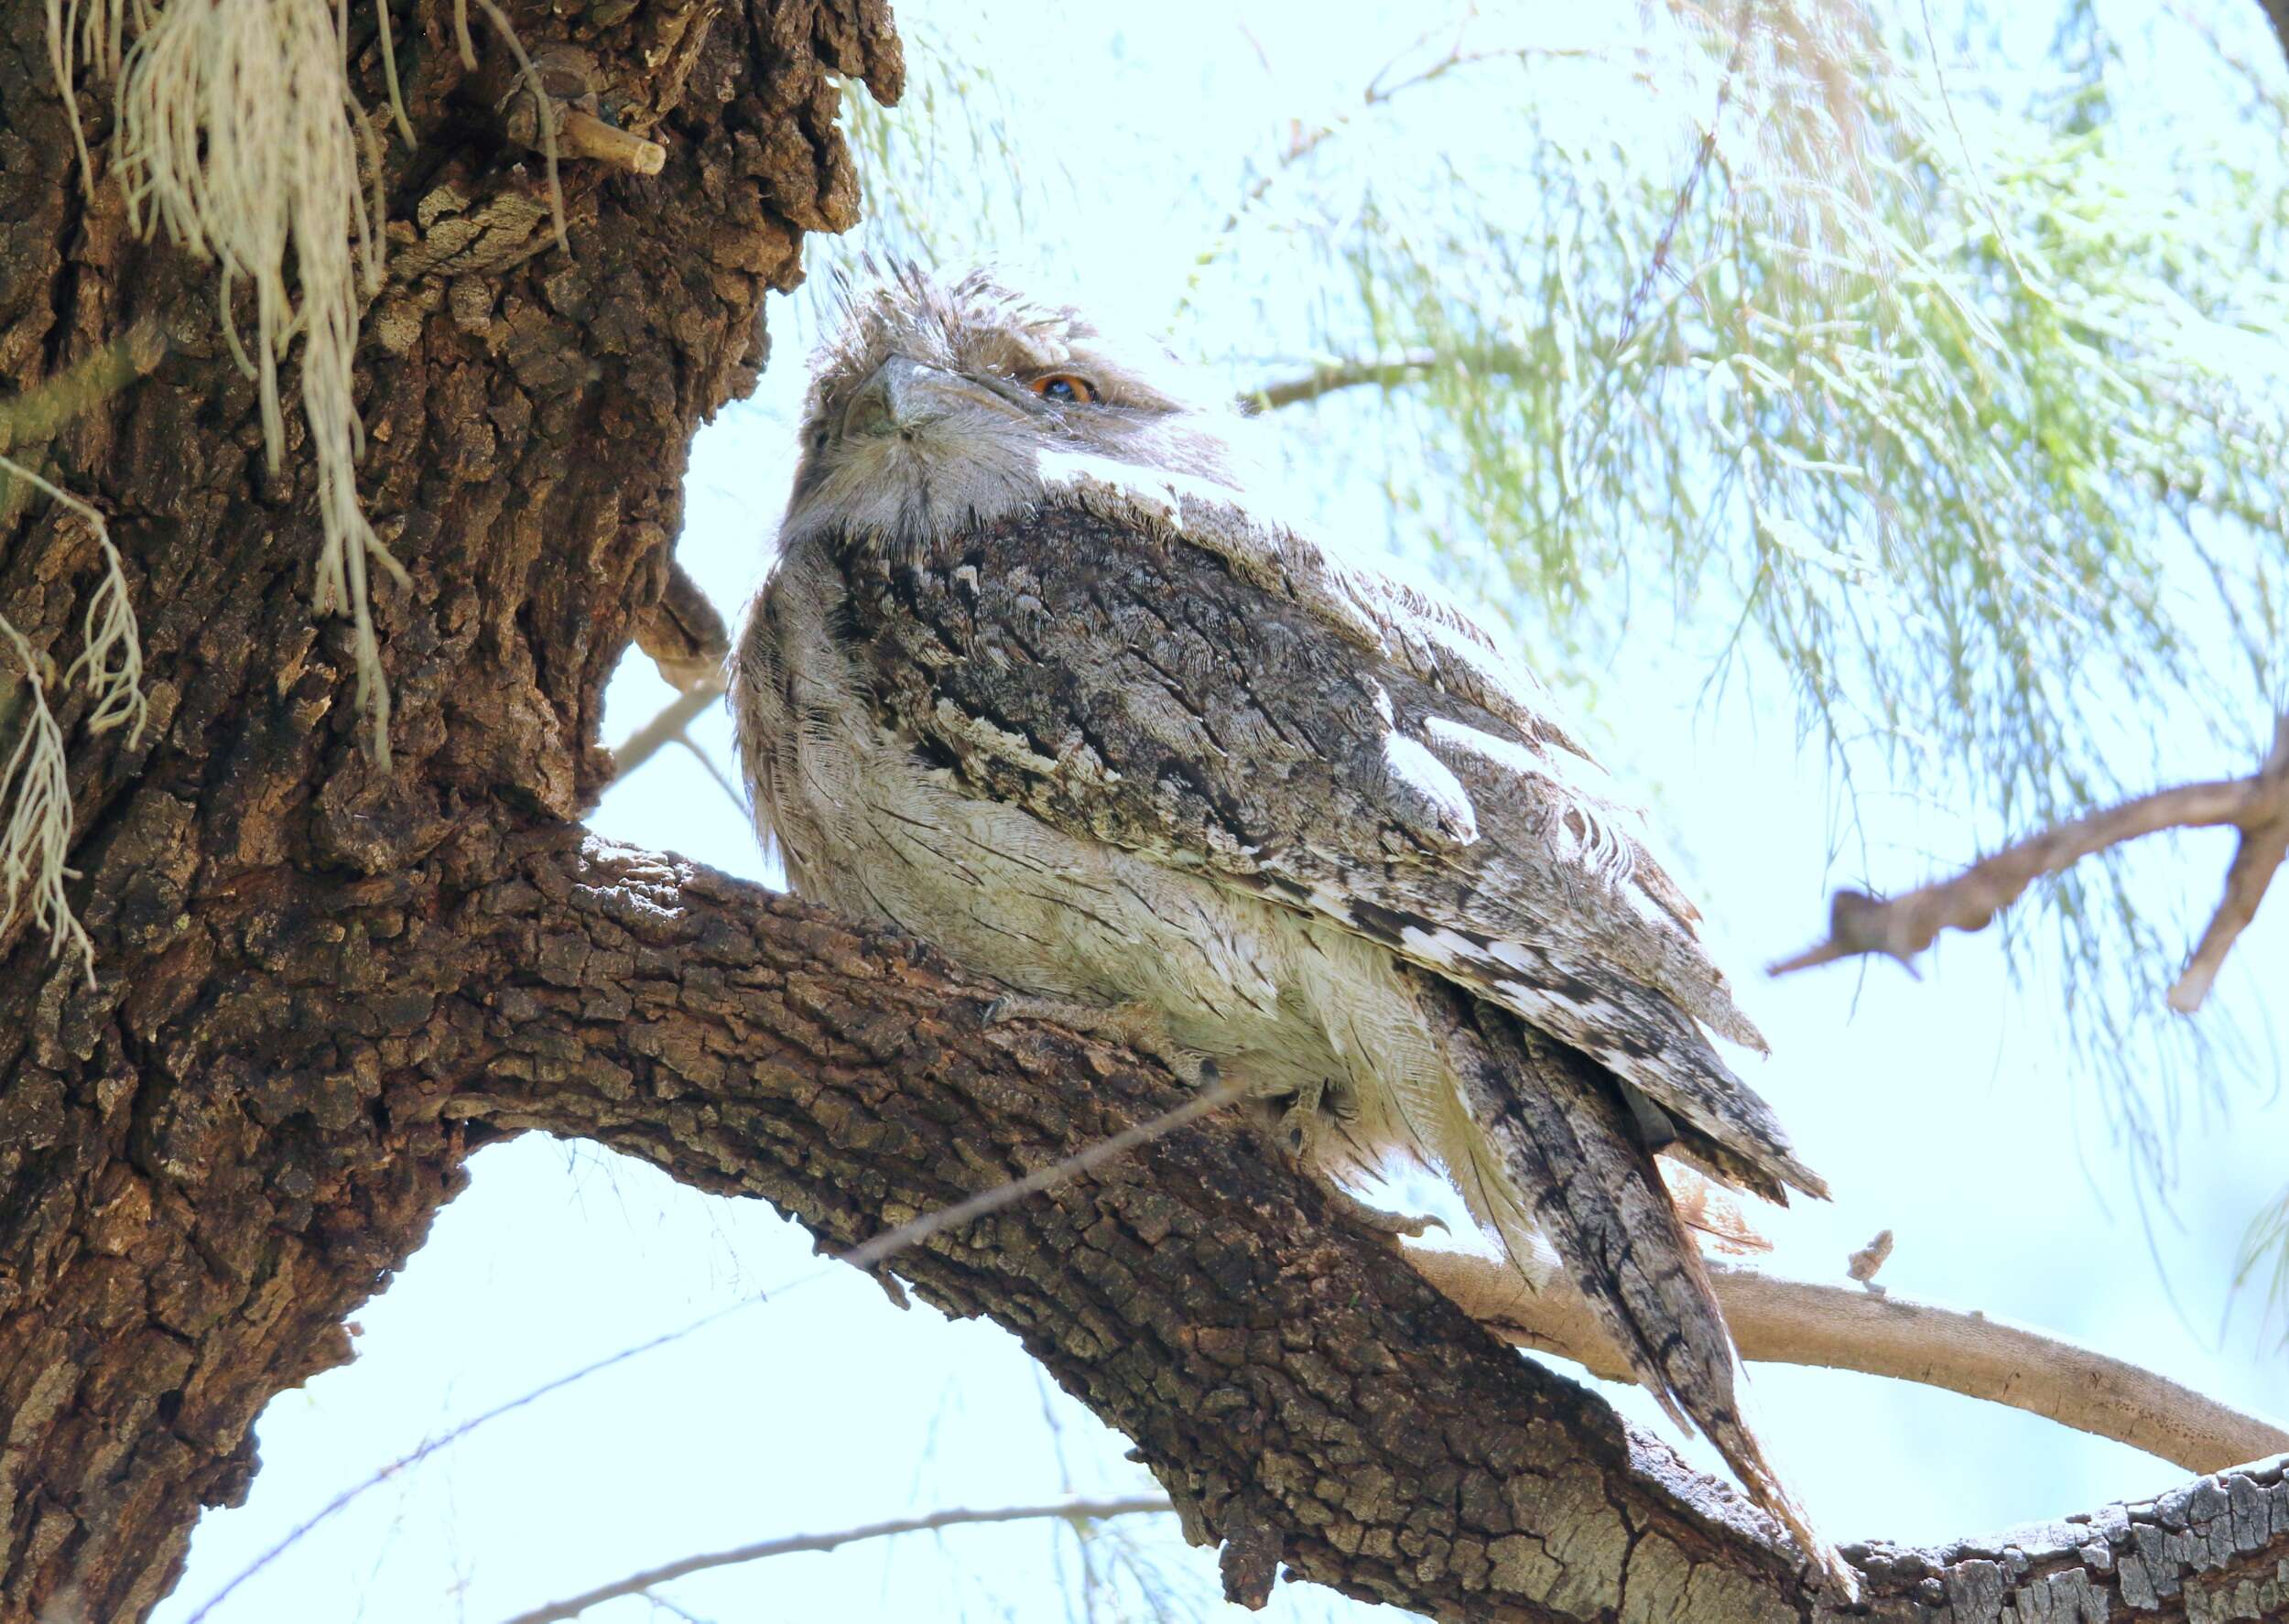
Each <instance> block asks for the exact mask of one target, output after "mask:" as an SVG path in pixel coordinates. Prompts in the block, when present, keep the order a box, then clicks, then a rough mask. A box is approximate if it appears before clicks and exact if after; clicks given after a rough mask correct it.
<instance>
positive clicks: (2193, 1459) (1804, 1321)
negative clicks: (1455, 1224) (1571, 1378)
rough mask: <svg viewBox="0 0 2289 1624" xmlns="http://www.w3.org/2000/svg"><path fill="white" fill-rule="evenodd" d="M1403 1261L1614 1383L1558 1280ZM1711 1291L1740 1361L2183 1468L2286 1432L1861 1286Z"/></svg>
mask: <svg viewBox="0 0 2289 1624" xmlns="http://www.w3.org/2000/svg"><path fill="white" fill-rule="evenodd" d="M1406 1256H1407V1261H1409V1262H1410V1263H1412V1264H1414V1265H1415V1267H1416V1271H1417V1272H1420V1273H1421V1274H1422V1275H1423V1276H1424V1278H1426V1279H1427V1280H1428V1281H1429V1282H1430V1283H1432V1284H1433V1285H1435V1286H1437V1288H1438V1289H1439V1291H1440V1292H1442V1293H1443V1294H1446V1295H1447V1296H1448V1297H1450V1298H1452V1299H1453V1300H1454V1302H1455V1303H1456V1304H1457V1305H1459V1307H1461V1308H1462V1310H1463V1311H1464V1312H1465V1313H1467V1314H1469V1315H1470V1317H1471V1318H1473V1319H1475V1320H1477V1321H1478V1322H1479V1323H1480V1324H1481V1325H1483V1326H1486V1327H1487V1328H1488V1329H1490V1330H1492V1331H1493V1332H1494V1333H1495V1334H1496V1335H1497V1336H1500V1337H1502V1338H1503V1339H1504V1340H1506V1341H1510V1342H1513V1343H1516V1344H1517V1345H1518V1346H1520V1347H1524V1348H1538V1349H1540V1350H1541V1351H1543V1352H1546V1353H1556V1354H1559V1355H1562V1356H1563V1357H1565V1358H1567V1359H1572V1360H1574V1361H1575V1362H1576V1363H1577V1364H1579V1365H1583V1366H1586V1367H1587V1368H1588V1369H1589V1370H1590V1371H1591V1372H1592V1373H1593V1374H1596V1375H1599V1376H1602V1377H1605V1378H1607V1379H1609V1380H1615V1381H1627V1380H1631V1376H1630V1373H1629V1368H1628V1366H1627V1365H1626V1364H1625V1363H1624V1362H1623V1360H1622V1355H1621V1351H1620V1350H1619V1349H1618V1348H1615V1347H1614V1346H1613V1344H1612V1343H1611V1340H1610V1339H1609V1338H1608V1337H1607V1336H1606V1334H1605V1332H1604V1331H1603V1330H1602V1329H1600V1326H1599V1325H1598V1322H1597V1319H1596V1317H1595V1316H1594V1315H1592V1314H1591V1312H1590V1309H1589V1304H1588V1302H1587V1301H1585V1300H1584V1299H1583V1298H1582V1297H1581V1296H1580V1295H1579V1294H1577V1293H1575V1292H1574V1291H1572V1290H1571V1289H1570V1288H1568V1286H1567V1285H1566V1284H1565V1279H1566V1276H1565V1272H1564V1271H1562V1270H1561V1271H1557V1272H1556V1273H1555V1274H1554V1275H1553V1276H1552V1278H1551V1279H1550V1280H1549V1281H1547V1282H1546V1283H1544V1284H1543V1286H1542V1288H1541V1289H1540V1290H1538V1291H1537V1290H1535V1288H1533V1287H1532V1286H1530V1285H1528V1284H1527V1283H1526V1282H1525V1281H1524V1278H1522V1277H1521V1276H1520V1274H1519V1272H1518V1271H1517V1270H1516V1269H1514V1268H1513V1267H1511V1266H1510V1265H1509V1264H1507V1263H1505V1262H1502V1261H1498V1260H1495V1259H1492V1258H1486V1257H1480V1256H1477V1255H1475V1254H1471V1253H1466V1252H1450V1251H1435V1250H1430V1249H1429V1248H1418V1247H1410V1248H1408V1249H1407V1253H1406ZM1709 1279H1710V1283H1712V1284H1713V1285H1715V1287H1716V1288H1717V1300H1718V1302H1719V1304H1720V1305H1722V1306H1723V1308H1724V1311H1725V1323H1726V1324H1727V1325H1728V1326H1730V1327H1731V1329H1732V1336H1733V1341H1734V1344H1735V1346H1737V1347H1738V1348H1740V1350H1741V1358H1742V1359H1754V1360H1758V1361H1760V1362H1763V1363H1766V1364H1787V1365H1819V1366H1823V1367H1826V1368H1828V1369H1830V1370H1856V1371H1859V1372H1860V1373H1861V1374H1863V1375H1870V1376H1890V1377H1893V1378H1896V1379H1898V1380H1903V1381H1915V1382H1919V1383H1921V1384H1922V1385H1924V1386H1926V1387H1944V1388H1947V1390H1949V1391H1953V1392H1959V1393H1964V1394H1967V1395H1969V1397H1971V1398H1975V1399H1987V1400H1990V1401H1991V1402H1995V1403H1998V1404H2008V1405H2010V1406H2012V1408H2013V1409H2018V1410H2025V1411H2028V1412H2030V1413H2033V1414H2036V1415H2043V1416H2047V1417H2048V1418H2049V1419H2051V1420H2053V1421H2056V1422H2057V1423H2059V1424H2061V1425H2062V1426H2070V1427H2073V1428H2074V1429H2076V1430H2077V1432H2085V1433H2090V1434H2093V1435H2096V1436H2099V1437H2102V1438H2111V1439H2113V1440H2115V1441H2116V1442H2117V1443H2122V1444H2128V1445H2131V1446H2132V1448H2134V1449H2143V1450H2144V1451H2145V1452H2146V1453H2147V1454H2149V1455H2156V1456H2161V1457H2162V1458H2163V1459H2164V1460H2168V1461H2172V1462H2175V1464H2176V1465H2178V1466H2181V1467H2186V1468H2187V1469H2188V1470H2190V1471H2196V1472H2214V1471H2220V1470H2223V1469H2224V1468H2225V1467H2233V1466H2240V1465H2241V1464H2243V1463H2244V1462H2247V1461H2251V1460H2260V1459H2263V1458H2264V1457H2266V1456H2273V1455H2278V1454H2282V1453H2284V1452H2289V1432H2284V1430H2283V1429H2282V1428H2281V1427H2279V1426H2277V1425H2275V1424H2273V1423H2272V1422H2269V1421H2266V1420H2263V1419H2262V1418H2260V1417H2257V1416H2252V1415H2244V1414H2242V1413H2240V1412H2238V1411H2235V1410H2231V1409H2229V1408H2227V1407H2226V1406H2225V1405H2223V1404H2220V1403H2218V1402H2216V1401H2215V1400H2212V1399H2208V1398H2205V1397H2203V1396H2202V1395H2201V1394H2199V1393H2197V1392H2195V1391H2191V1390H2190V1389H2187V1388H2185V1387H2181V1386H2179V1385H2178V1384H2177V1383H2176V1382H2175V1381H2172V1380H2169V1379H2168V1378H2167V1377H2164V1376H2160V1375H2157V1374H2155V1373H2154V1372H2153V1371H2152V1370H2141V1369H2140V1368H2139V1367H2138V1366H2136V1365H2132V1364H2126V1363H2124V1362H2123V1361H2122V1360H2121V1359H2110V1358H2108V1357H2107V1356H2106V1355H2104V1354H2101V1353H2097V1352H2093V1351H2092V1350H2091V1349H2089V1348H2082V1347H2078V1346H2077V1345H2076V1344H2074V1343H2072V1342H2067V1341H2063V1340H2061V1339H2059V1338H2057V1337H2051V1336H2046V1335H2045V1334H2044V1333H2043V1332H2041V1331H2037V1330H2034V1329H2032V1328H2030V1327H2028V1326H2018V1325H2012V1324H2011V1323H2009V1322H2007V1321H2003V1320H1996V1319H1991V1318H1989V1317H1988V1316H1987V1315H1982V1314H1965V1313H1962V1312H1960V1311H1958V1310H1956V1309H1952V1308H1942V1307H1938V1306H1936V1305H1933V1304H1929V1303H1917V1302H1913V1301H1910V1300H1908V1299H1905V1298H1903V1297H1898V1296H1894V1295H1892V1294H1883V1293H1877V1292H1872V1291H1870V1290H1868V1289H1867V1288H1866V1287H1865V1286H1861V1285H1850V1286H1846V1285H1823V1284H1816V1283H1812V1282H1809V1281H1801V1280H1785V1279H1782V1278H1779V1277H1777V1276H1774V1275H1770V1274H1765V1273H1763V1272H1760V1271H1757V1270H1753V1269H1740V1268H1727V1267H1726V1266H1724V1265H1723V1264H1720V1263H1717V1262H1714V1261H1711V1262H1710V1263H1709Z"/></svg>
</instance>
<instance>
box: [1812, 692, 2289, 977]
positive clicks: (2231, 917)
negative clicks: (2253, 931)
mask: <svg viewBox="0 0 2289 1624" xmlns="http://www.w3.org/2000/svg"><path fill="white" fill-rule="evenodd" d="M2165 828H2238V829H2240V831H2241V840H2240V846H2239V847H2237V848H2236V849H2235V851H2234V854H2233V863H2232V866H2231V867H2230V868H2229V869H2228V870H2227V872H2226V888H2225V896H2224V898H2223V899H2222V900H2221V901H2220V902H2219V903H2218V910H2217V913H2216V914H2215V915H2212V917H2211V918H2210V921H2209V927H2208V929H2207V930H2205V931H2204V932H2203V933H2202V938H2201V941H2200V943H2199V944H2198V945H2197V946H2196V947H2195V948H2194V951H2193V953H2192V955H2191V956H2190V957H2189V958H2187V959H2186V969H2185V970H2184V971H2183V972H2181V973H2180V975H2179V976H2178V979H2177V980H2176V982H2175V984H2174V985H2172V987H2171V988H2170V992H2169V1000H2170V1007H2171V1008H2172V1009H2174V1010H2175V1011H2177V1012H2179V1013H2180V1014H2191V1013H2193V1012H2194V1011H2196V1010H2197V1009H2199V1008H2201V1005H2202V1000H2203V999H2204V998H2206V997H2207V996H2208V992H2209V986H2210V983H2211V982H2212V981H2213V980H2216V979H2217V975H2218V967H2219V966H2220V965H2222V964H2223V963H2224V962H2225V957H2226V954H2227V952H2228V951H2229V950H2230V949H2231V947H2232V946H2233V944H2234V941H2235V939H2236V938H2237V937H2240V934H2241V932H2242V931H2243V929H2245V928H2246V927H2247V926H2248V925H2249V923H2250V921H2251V919H2253V918H2255V917H2256V916H2257V909H2258V904H2260V903H2262V901H2263V900H2264V897H2265V888H2266V886H2267V885H2268V884H2270V883H2271V882H2272V881H2273V874H2274V872H2276V871H2277V870H2278V869H2279V868H2280V867H2281V863H2282V859H2283V857H2284V854H2289V716H2284V717H2283V718H2281V720H2279V721H2278V722H2277V723H2276V724H2275V727H2274V730H2273V751H2272V752H2271V753H2270V754H2268V755H2267V756H2266V758H2265V763H2264V765H2263V766H2262V767H2260V768H2259V769H2258V770H2257V772H2256V773H2254V774H2251V776H2249V777H2247V778H2234V779H2220V780H2218V781H2216V782H2214V783H2208V784H2186V785H2179V786H2177V787H2176V788H2175V789H2164V790H2157V791H2156V792H2154V793H2153V795H2147V796H2139V797H2138V798H2137V799H2136V800H2132V801H2124V802H2123V803H2122V804H2121V805H2120V806H2118V807H2108V808H2106V809H2105V810H2104V811H2101V812H2093V813H2091V814H2090V815H2089V816H2088V817H2077V818H2076V819H2075V820H2074V821H2072V822H2070V823H2062V824H2060V825H2058V826H2057V827H2056V828H2049V829H2045V830H2044V831H2043V832H2042V833H2041V834H2039V835H2035V836H2034V837H2032V838H2031V839H2025V840H2022V841H2020V842H2019V843H2018V844H2017V845H2015V846H2009V847H2006V848H2004V849H2003V850H2001V851H1998V852H1997V853H1995V855H1994V856H1992V857H1987V858H1981V859H1980V861H1978V862H1975V863H1973V864H1972V865H1971V866H1970V867H1969V868H1968V869H1966V870H1964V871H1963V872H1961V873H1960V874H1958V875H1956V876H1955V877H1954V878H1953V879H1951V880H1942V881H1938V882H1935V883H1933V884H1930V885H1926V886H1924V887H1922V888H1921V889H1920V890H1916V891H1911V892H1909V893H1907V894H1906V895H1904V896H1896V897H1892V898H1889V899H1878V898H1876V897H1871V896H1869V895H1867V894H1866V893H1862V892H1858V891H1839V892H1838V893H1836V897H1835V900H1834V901H1833V902H1831V903H1830V904H1829V906H1828V940H1826V941H1824V942H1821V943H1820V944H1818V945H1817V946H1816V947H1807V948H1806V949H1805V950H1804V951H1803V952H1801V953H1799V954H1797V955H1795V957H1794V958H1784V959H1782V960H1781V961H1780V962H1779V963H1777V964H1775V965H1774V966H1772V969H1771V973H1772V974H1774V975H1776V976H1785V975H1787V974H1789V973H1791V972H1792V971H1795V970H1800V969H1810V968H1811V967H1812V966H1814V965H1816V964H1828V963H1830V962H1832V961H1833V960H1836V959H1839V958H1851V957H1852V956H1854V955H1856V954H1860V953H1882V954H1886V955H1888V956H1889V957H1891V958H1896V959H1898V960H1899V961H1900V962H1901V963H1902V964H1909V963H1911V962H1912V961H1913V960H1914V958H1915V955H1916V954H1918V953H1921V952H1922V951H1923V950H1924V949H1925V948H1926V947H1930V946H1931V944H1932V943H1933V941H1934V940H1936V938H1937V937H1938V935H1939V933H1940V932H1941V931H1943V930H1949V929H1953V930H1965V931H1972V930H1982V929H1984V928H1985V927H1986V926H1987V925H1988V924H1989V922H1990V921H1991V920H1992V919H1993V918H1994V916H1995V915H1997V914H1999V913H2001V912H2002V910H2003V909H2004V908H2007V907H2009V906H2010V905H2011V904H2012V903H2014V902H2016V901H2017V900H2018V898H2019V896H2020V894H2021V893H2023V892H2024V891H2025V890H2026V888H2027V887H2028V886H2030V885H2032V884H2033V883H2034V882H2035V881H2037V880H2040V879H2042V878H2044V877H2045V876H2046V875H2050V874H2056V873H2059V872H2063V871H2065V870H2067V869H2068V868H2071V867H2072V866H2073V865H2074V864H2076V863H2077V862H2079V861H2081V860H2082V859H2084V858H2086V857H2088V856H2089V855H2090V854H2091V853H2093V852H2096V851H2104V850H2108V849H2109V848H2110V847H2114V846H2120V845H2121V844H2123V843H2124V842H2126V841H2130V840H2134V839H2138V838H2139V837H2140V836H2142V835H2151V834H2153V833H2155V832H2156V831H2158V830H2161V829H2165Z"/></svg>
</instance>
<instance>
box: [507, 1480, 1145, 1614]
mask: <svg viewBox="0 0 2289 1624" xmlns="http://www.w3.org/2000/svg"><path fill="white" fill-rule="evenodd" d="M1173 1510H1176V1507H1175V1506H1174V1505H1173V1504H1171V1503H1170V1502H1169V1499H1168V1498H1167V1497H1166V1495H1159V1494H1133V1495H1129V1496H1127V1497H1125V1498H1123V1499H1069V1500H1053V1501H1051V1502H1050V1503H1049V1504H1047V1505H1041V1506H1003V1507H1002V1508H1000V1509H999V1510H983V1511H972V1510H948V1511H933V1512H931V1513H930V1514H929V1515H928V1516H926V1517H899V1518H895V1519H893V1520H892V1521H887V1522H869V1523H866V1524H863V1525H862V1526H861V1527H858V1528H846V1529H843V1530H841V1531H840V1532H835V1533H799V1534H790V1535H788V1536H787V1537H786V1538H784V1539H776V1540H758V1541H757V1542H756V1543H754V1544H752V1545H740V1546H736V1547H734V1548H733V1549H732V1550H729V1551H716V1552H711V1553H710V1554H707V1555H704V1556H687V1557H685V1558H684V1559H683V1560H682V1561H680V1562H670V1563H667V1564H663V1565H662V1566H659V1567H656V1568H650V1569H647V1570H646V1571H645V1572H643V1573H640V1574H630V1575H628V1576H627V1577H626V1578H624V1579H618V1580H615V1581H614V1582H613V1583H612V1584H609V1585H599V1586H597V1587H596V1588H595V1589H593V1590H588V1591H583V1592H582V1593H581V1594H580V1595H578V1596H574V1597H567V1598H566V1599H565V1600H563V1601H552V1602H550V1603H548V1605H547V1606H546V1607H537V1608H533V1610H532V1611H530V1612H528V1613H519V1614H517V1615H516V1617H515V1618H514V1619H510V1620H509V1621H508V1624H559V1620H561V1619H577V1618H579V1617H580V1614H582V1613H584V1612H586V1611H587V1610H588V1609H589V1608H592V1607H602V1605H603V1604H604V1603H605V1602H608V1601H617V1600H619V1599H620V1598H621V1597H627V1596H642V1595H644V1594H645V1592H646V1591H648V1590H650V1589H651V1588H652V1587H653V1586H655V1585H665V1584H667V1582H668V1581H669V1580H671V1579H680V1578H683V1577H684V1576H685V1575H689V1574H697V1573H704V1572H706V1571H707V1570H708V1569H709V1568H711V1567H732V1566H734V1565H736V1564H740V1563H743V1562H760V1561H762V1560H763V1559H764V1558H765V1557H766V1556H790V1555H793V1554H796V1553H797V1552H801V1551H831V1550H833V1549H834V1548H835V1547H836V1546H838V1545H848V1544H852V1543H856V1542H857V1541H860V1540H879V1539H884V1538H887V1537H888V1536H890V1535H892V1534H900V1533H923V1532H928V1531H929V1530H931V1529H938V1528H958V1527H960V1526H961V1525H963V1524H965V1523H971V1522H1025V1521H1034V1520H1036V1519H1039V1518H1045V1517H1055V1518H1058V1519H1060V1520H1061V1521H1067V1522H1073V1523H1080V1522H1095V1521H1102V1520H1103V1519H1105V1518H1107V1517H1134V1516H1136V1515H1138V1514H1140V1513H1144V1512H1150V1511H1173Z"/></svg>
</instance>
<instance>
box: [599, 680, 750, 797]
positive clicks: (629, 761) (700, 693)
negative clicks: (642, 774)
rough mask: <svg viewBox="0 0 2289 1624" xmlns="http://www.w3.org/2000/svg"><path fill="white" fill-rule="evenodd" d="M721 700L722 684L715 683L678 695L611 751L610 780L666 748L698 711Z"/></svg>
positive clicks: (682, 734)
mask: <svg viewBox="0 0 2289 1624" xmlns="http://www.w3.org/2000/svg"><path fill="white" fill-rule="evenodd" d="M722 700H723V685H722V682H721V679H720V678H719V679H718V680H717V683H716V686H715V687H696V688H692V689H690V690H689V691H688V692H686V693H681V694H678V695H677V696H676V697H675V698H672V699H670V700H669V701H668V702H667V704H666V705H663V706H662V707H660V709H659V713H658V714H657V715H656V716H654V717H653V718H652V720H650V721H647V722H645V724H644V725H643V726H642V727H640V728H638V729H636V731H635V732H633V733H631V734H629V735H628V739H627V742H626V743H624V744H623V745H621V746H620V748H619V749H617V750H615V751H613V752H612V759H613V766H614V771H613V781H614V782H615V783H616V782H618V781H619V780H620V779H623V778H625V777H626V776H627V775H628V774H631V773H633V772H635V770H636V769H637V768H638V767H640V766H642V765H643V764H644V763H645V762H648V761H650V760H651V759H652V758H653V757H654V756H656V755H657V754H658V753H659V752H661V751H662V750H664V749H666V748H667V746H668V745H670V744H673V743H675V742H677V741H678V739H681V738H682V737H683V736H684V730H685V729H686V728H688V727H689V726H690V725H691V724H692V723H693V722H695V721H697V720H700V712H702V711H704V710H705V709H707V708H708V707H709V706H711V705H719V704H721V703H722Z"/></svg>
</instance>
